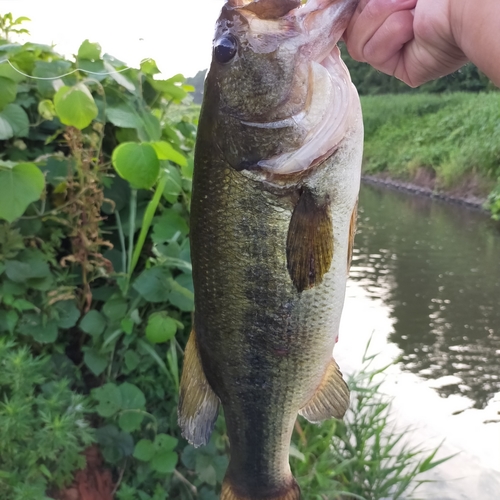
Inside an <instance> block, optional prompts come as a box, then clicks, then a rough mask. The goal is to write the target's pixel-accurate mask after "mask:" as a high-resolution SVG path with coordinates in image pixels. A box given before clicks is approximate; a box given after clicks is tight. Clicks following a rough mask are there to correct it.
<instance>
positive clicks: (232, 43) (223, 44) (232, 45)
mask: <svg viewBox="0 0 500 500" xmlns="http://www.w3.org/2000/svg"><path fill="white" fill-rule="evenodd" d="M237 51H238V42H237V41H236V38H235V37H234V36H233V35H230V34H227V35H224V36H223V37H222V38H219V39H218V40H217V41H216V42H215V46H214V55H215V58H216V59H217V61H219V62H220V63H221V64H227V63H228V62H230V61H232V60H233V58H234V56H235V55H236V52H237Z"/></svg>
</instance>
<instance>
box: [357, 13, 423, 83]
mask: <svg viewBox="0 0 500 500" xmlns="http://www.w3.org/2000/svg"><path fill="white" fill-rule="evenodd" d="M413 38H414V33H413V13H412V12H411V11H409V10H401V11H399V12H395V13H394V14H391V15H390V16H389V17H388V18H387V19H386V20H385V22H384V24H382V26H381V27H380V28H379V29H378V30H377V31H376V32H375V33H374V35H373V36H372V37H371V38H370V40H368V41H367V43H366V44H365V46H364V47H363V58H364V59H365V60H366V61H368V62H369V63H370V64H371V65H372V66H373V67H375V68H376V69H378V70H380V71H383V72H384V73H388V74H390V75H392V74H393V73H394V67H395V65H396V63H397V60H398V59H399V58H400V57H401V56H402V48H403V47H404V45H405V44H406V43H408V42H409V41H411V40H413Z"/></svg>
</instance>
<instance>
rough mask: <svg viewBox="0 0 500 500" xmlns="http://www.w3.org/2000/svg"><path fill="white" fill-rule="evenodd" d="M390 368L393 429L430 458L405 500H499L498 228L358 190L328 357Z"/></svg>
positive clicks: (463, 213) (435, 204) (477, 217)
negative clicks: (433, 457) (372, 357)
mask: <svg viewBox="0 0 500 500" xmlns="http://www.w3.org/2000/svg"><path fill="white" fill-rule="evenodd" d="M369 339H371V344H370V352H371V353H380V354H379V356H378V357H377V363H378V364H379V365H380V366H383V365H385V364H387V363H388V362H389V363H390V362H391V361H393V362H394V365H393V366H391V367H390V369H389V370H388V371H387V376H386V380H385V382H384V385H383V390H384V392H386V393H387V394H388V395H389V396H391V397H393V398H394V400H393V405H392V413H393V417H394V421H395V423H396V425H397V427H398V428H399V429H406V428H411V429H412V430H413V431H412V432H411V433H408V435H409V436H411V438H410V439H411V441H412V443H414V444H420V445H424V446H425V447H427V448H428V449H430V448H432V447H433V446H437V445H439V444H440V443H441V442H442V441H444V443H443V445H442V449H441V451H440V454H439V456H441V457H442V456H447V455H452V454H457V455H456V456H455V457H454V458H453V459H452V460H450V461H449V462H447V463H445V464H444V465H442V466H440V467H439V468H437V469H435V470H434V471H432V472H431V473H430V474H429V476H427V477H426V479H430V480H433V481H435V482H432V483H427V484H425V485H423V486H422V488H420V489H419V490H417V493H416V497H417V498H436V499H439V500H460V499H464V500H465V499H476V498H481V499H482V500H489V499H491V500H493V499H498V498H500V225H499V224H496V223H494V222H493V221H491V220H490V219H489V218H488V217H487V216H486V215H484V214H483V213H481V212H479V211H474V210H471V209H468V208H465V207H461V206H458V205H454V204H449V203H445V202H442V201H438V200H433V199H430V198H427V197H422V196H415V195H411V194H408V193H404V192H401V191H397V190H394V189H390V188H386V187H383V186H379V185H371V184H364V185H363V187H362V190H361V194H360V211H359V221H358V234H357V236H356V242H355V254H354V258H353V265H352V268H351V277H350V280H349V283H348V288H347V296H346V303H345V307H344V315H343V318H342V324H341V330H340V340H339V343H338V345H337V347H336V349H335V357H336V358H337V360H338V361H339V364H340V366H341V368H342V369H343V370H344V371H346V372H350V371H351V372H352V371H355V370H357V369H359V368H360V364H361V359H362V356H363V352H364V348H365V346H366V344H367V342H368V340H369Z"/></svg>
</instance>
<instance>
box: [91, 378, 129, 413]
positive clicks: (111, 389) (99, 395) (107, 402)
mask: <svg viewBox="0 0 500 500" xmlns="http://www.w3.org/2000/svg"><path fill="white" fill-rule="evenodd" d="M92 396H93V397H94V398H95V399H96V400H97V401H98V403H99V404H98V405H97V406H96V411H97V413H99V415H100V416H101V417H112V416H113V415H115V414H116V413H117V412H119V411H120V410H121V408H122V393H121V391H120V389H119V388H118V387H117V385H116V384H105V385H103V386H102V387H98V388H97V389H94V390H93V391H92Z"/></svg>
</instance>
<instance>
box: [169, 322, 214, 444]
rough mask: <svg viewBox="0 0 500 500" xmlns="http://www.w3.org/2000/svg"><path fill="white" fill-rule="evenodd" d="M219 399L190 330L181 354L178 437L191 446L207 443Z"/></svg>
mask: <svg viewBox="0 0 500 500" xmlns="http://www.w3.org/2000/svg"><path fill="white" fill-rule="evenodd" d="M219 404H220V402H219V398H218V397H217V396H216V395H215V393H214V391H213V390H212V388H211V387H210V385H209V384H208V381H207V378H206V376H205V373H204V371H203V367H202V365H201V359H200V354H199V352H198V345H197V342H196V334H195V332H194V330H193V331H192V332H191V335H190V337H189V340H188V343H187V345H186V350H185V352H184V367H183V369H182V377H181V384H180V394H179V406H178V410H177V414H178V421H179V427H180V428H181V431H182V435H183V436H184V437H185V438H186V439H187V440H188V441H189V442H190V443H191V444H192V445H193V446H196V447H198V446H202V445H205V444H207V443H208V440H209V439H210V435H211V434H212V431H213V429H214V425H215V421H216V420H217V415H218V413H219Z"/></svg>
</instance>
